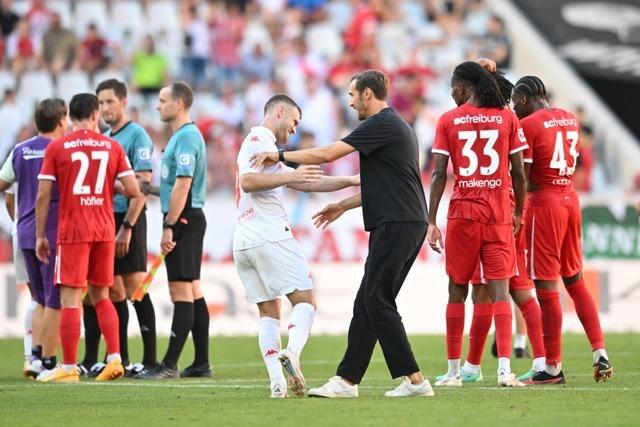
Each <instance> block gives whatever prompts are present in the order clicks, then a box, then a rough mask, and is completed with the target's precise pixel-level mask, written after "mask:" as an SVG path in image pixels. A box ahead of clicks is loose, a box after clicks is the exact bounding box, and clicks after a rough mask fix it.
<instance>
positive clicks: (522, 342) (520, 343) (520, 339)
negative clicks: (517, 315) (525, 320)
mask: <svg viewBox="0 0 640 427" xmlns="http://www.w3.org/2000/svg"><path fill="white" fill-rule="evenodd" d="M526 346H527V336H526V335H523V334H516V339H515V341H514V342H513V348H525V347H526Z"/></svg>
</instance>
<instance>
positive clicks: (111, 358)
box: [107, 353, 122, 363]
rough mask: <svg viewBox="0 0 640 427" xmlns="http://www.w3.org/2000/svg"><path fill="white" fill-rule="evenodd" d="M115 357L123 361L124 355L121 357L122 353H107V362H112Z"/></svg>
mask: <svg viewBox="0 0 640 427" xmlns="http://www.w3.org/2000/svg"><path fill="white" fill-rule="evenodd" d="M115 359H120V361H122V357H120V353H111V354H109V355H107V363H111V362H113V361H114V360H115Z"/></svg>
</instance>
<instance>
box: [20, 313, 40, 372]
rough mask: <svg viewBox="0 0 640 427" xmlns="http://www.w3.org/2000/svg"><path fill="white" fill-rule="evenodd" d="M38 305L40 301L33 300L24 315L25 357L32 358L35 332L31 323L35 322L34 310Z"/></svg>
mask: <svg viewBox="0 0 640 427" xmlns="http://www.w3.org/2000/svg"><path fill="white" fill-rule="evenodd" d="M37 306H38V303H37V302H35V301H33V300H31V302H29V305H28V306H27V311H26V313H25V315H24V338H23V340H22V341H23V343H24V358H25V359H27V360H30V359H31V346H32V345H33V334H32V332H31V325H32V323H33V311H34V310H35V309H36V307H37Z"/></svg>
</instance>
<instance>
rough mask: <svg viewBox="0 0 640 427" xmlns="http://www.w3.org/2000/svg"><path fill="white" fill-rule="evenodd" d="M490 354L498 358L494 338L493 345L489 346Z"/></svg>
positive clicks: (496, 343) (494, 338)
mask: <svg viewBox="0 0 640 427" xmlns="http://www.w3.org/2000/svg"><path fill="white" fill-rule="evenodd" d="M491 354H493V357H498V342H497V341H496V337H495V336H494V337H493V344H491Z"/></svg>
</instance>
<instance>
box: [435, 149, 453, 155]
mask: <svg viewBox="0 0 640 427" xmlns="http://www.w3.org/2000/svg"><path fill="white" fill-rule="evenodd" d="M431 152H432V153H438V154H444V155H445V156H450V155H451V154H449V152H448V151H447V150H439V149H437V148H432V149H431Z"/></svg>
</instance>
